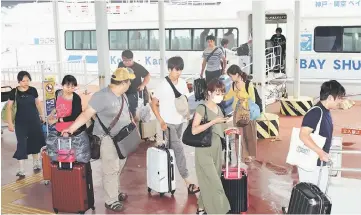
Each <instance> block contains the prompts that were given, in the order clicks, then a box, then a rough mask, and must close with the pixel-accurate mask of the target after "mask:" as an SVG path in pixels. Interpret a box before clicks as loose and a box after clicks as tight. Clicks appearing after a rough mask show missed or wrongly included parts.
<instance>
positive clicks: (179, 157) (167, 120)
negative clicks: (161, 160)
mask: <svg viewBox="0 0 361 215" xmlns="http://www.w3.org/2000/svg"><path fill="white" fill-rule="evenodd" d="M183 68H184V61H183V59H182V58H181V57H172V58H170V59H169V60H168V71H169V75H168V78H169V79H170V81H171V83H173V85H174V87H175V88H176V89H177V91H178V92H179V93H180V94H182V95H185V94H187V92H188V88H187V83H186V81H185V80H183V79H181V78H180V75H181V74H182V70H183ZM152 110H153V111H154V114H155V116H156V117H157V119H158V121H159V124H160V126H161V128H162V130H163V131H165V132H166V134H165V135H166V138H169V137H170V139H169V143H168V144H169V148H171V149H173V150H174V154H175V159H176V163H177V167H178V170H179V173H180V175H181V176H182V178H183V179H184V181H185V183H186V185H187V188H188V194H195V193H197V192H199V187H197V186H196V185H194V184H193V183H192V182H190V180H189V173H188V168H187V163H186V157H185V155H184V150H183V143H182V140H181V137H182V134H183V128H182V126H183V123H184V121H185V118H184V117H183V116H182V115H181V114H179V113H178V111H177V109H176V106H175V94H174V91H173V89H172V87H171V85H170V83H169V82H168V81H167V80H166V79H164V80H163V81H162V82H161V83H160V84H159V85H158V87H157V88H156V90H155V92H154V96H153V99H152ZM168 128H169V129H168ZM169 133H170V136H169Z"/></svg>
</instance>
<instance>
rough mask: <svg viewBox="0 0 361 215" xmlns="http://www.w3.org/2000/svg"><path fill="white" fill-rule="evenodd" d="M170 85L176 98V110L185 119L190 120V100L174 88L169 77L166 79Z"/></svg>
mask: <svg viewBox="0 0 361 215" xmlns="http://www.w3.org/2000/svg"><path fill="white" fill-rule="evenodd" d="M165 79H166V80H167V82H168V83H169V85H170V86H171V87H172V89H173V92H174V96H175V100H174V103H175V108H176V110H177V112H178V113H179V114H180V115H182V116H183V117H184V118H186V119H189V104H188V98H187V96H186V95H182V94H181V93H180V92H179V91H178V90H177V89H176V88H175V86H174V84H173V83H172V81H171V80H170V79H169V77H168V76H167V77H165Z"/></svg>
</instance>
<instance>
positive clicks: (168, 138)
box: [163, 125, 171, 149]
mask: <svg viewBox="0 0 361 215" xmlns="http://www.w3.org/2000/svg"><path fill="white" fill-rule="evenodd" d="M167 129H168V149H170V142H171V141H170V128H169V127H168V125H167ZM163 140H164V141H165V131H163ZM164 145H165V147H167V143H165V144H164Z"/></svg>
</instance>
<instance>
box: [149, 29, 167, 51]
mask: <svg viewBox="0 0 361 215" xmlns="http://www.w3.org/2000/svg"><path fill="white" fill-rule="evenodd" d="M149 49H150V50H159V30H150V31H149ZM165 49H166V50H168V49H169V30H165Z"/></svg>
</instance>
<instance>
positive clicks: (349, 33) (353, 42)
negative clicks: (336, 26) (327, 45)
mask: <svg viewBox="0 0 361 215" xmlns="http://www.w3.org/2000/svg"><path fill="white" fill-rule="evenodd" d="M342 39H343V43H342V46H343V47H342V48H343V51H345V52H361V26H360V27H345V28H344V31H343V38H342Z"/></svg>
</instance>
